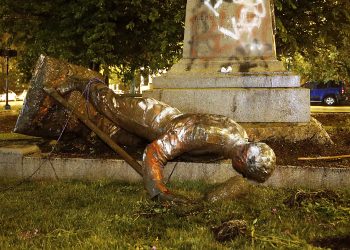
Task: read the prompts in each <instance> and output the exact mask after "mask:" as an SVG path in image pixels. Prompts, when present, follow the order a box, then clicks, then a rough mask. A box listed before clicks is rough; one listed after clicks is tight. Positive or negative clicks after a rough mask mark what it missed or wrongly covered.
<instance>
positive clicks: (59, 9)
mask: <svg viewBox="0 0 350 250" xmlns="http://www.w3.org/2000/svg"><path fill="white" fill-rule="evenodd" d="M185 4H186V1H185V0H147V1H141V0H108V1H107V0H76V1H65V0H50V1H48V0H45V1H40V0H32V1H22V0H2V3H1V5H0V16H1V17H2V20H1V22H0V30H1V31H3V32H5V33H8V34H10V35H11V41H12V44H14V45H15V46H17V47H20V48H22V50H21V51H20V52H21V53H20V54H19V56H20V60H19V62H20V63H19V67H20V68H21V70H22V71H24V72H26V77H27V78H29V77H30V70H31V68H32V66H33V64H34V63H35V60H36V59H37V58H38V56H39V54H41V53H44V54H48V55H51V56H54V57H57V58H64V59H67V60H69V62H71V63H77V64H81V65H84V66H92V65H103V66H104V69H105V70H107V71H108V68H109V66H117V67H118V68H119V69H121V74H122V75H124V76H125V77H126V78H130V77H131V75H132V73H133V72H134V71H135V69H138V68H140V67H142V66H145V68H146V69H149V70H151V71H152V70H156V69H158V68H164V67H169V66H171V65H172V64H173V63H174V61H175V60H177V59H178V58H179V56H180V55H181V47H182V46H181V45H182V40H183V25H184V23H183V22H184V19H185Z"/></svg>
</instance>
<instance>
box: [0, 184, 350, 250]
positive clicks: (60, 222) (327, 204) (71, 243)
mask: <svg viewBox="0 0 350 250" xmlns="http://www.w3.org/2000/svg"><path fill="white" fill-rule="evenodd" d="M13 183H15V181H9V180H0V186H1V187H9V186H11V185H12V184H13ZM170 187H172V188H174V189H176V190H178V191H179V192H180V193H181V194H185V195H187V196H191V197H199V196H200V195H201V194H203V193H204V192H206V191H207V190H210V189H211V188H213V186H211V185H208V184H203V183H199V182H188V183H173V184H172V185H171V186H170ZM0 201H1V202H0V249H29V248H30V249H93V248H94V249H95V248H97V249H150V248H151V247H152V246H155V247H156V248H157V249H272V248H276V249H314V248H315V247H313V246H312V244H311V243H312V242H314V241H315V240H318V239H321V238H332V237H335V236H348V237H350V191H337V192H324V191H318V192H315V191H313V192H311V191H300V190H290V189H272V188H267V187H254V188H253V189H251V191H250V192H249V194H248V195H246V196H243V197H240V198H237V199H235V200H226V201H222V202H216V203H211V204H207V203H203V204H200V205H194V206H169V205H164V206H162V205H160V204H159V203H156V202H153V201H150V200H149V199H148V198H147V195H146V193H145V191H144V190H143V187H142V185H141V184H126V183H120V182H112V181H111V182H109V181H99V182H81V181H69V182H68V181H58V182H44V181H40V182H39V181H36V182H34V181H33V182H27V183H24V184H22V185H19V186H16V187H15V188H13V189H10V190H8V191H1V192H0ZM234 219H239V220H245V221H246V223H247V230H246V232H245V233H243V234H240V235H238V236H237V237H235V238H233V239H232V240H230V241H226V242H219V241H217V240H216V239H215V235H214V233H213V230H212V228H213V227H217V226H219V225H221V224H222V222H225V221H228V220H234Z"/></svg>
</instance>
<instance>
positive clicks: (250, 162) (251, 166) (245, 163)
mask: <svg viewBox="0 0 350 250" xmlns="http://www.w3.org/2000/svg"><path fill="white" fill-rule="evenodd" d="M231 157H232V166H233V168H234V169H235V170H236V171H238V172H239V173H241V174H242V175H243V176H244V177H246V178H248V179H251V180H254V181H257V182H264V181H266V180H267V179H268V178H269V177H270V176H271V174H272V172H273V170H274V169H275V166H276V155H275V153H274V152H273V150H272V149H271V148H270V147H269V146H268V145H267V144H265V143H261V142H250V143H245V144H241V145H239V146H238V147H236V148H235V149H234V151H233V152H232V155H231Z"/></svg>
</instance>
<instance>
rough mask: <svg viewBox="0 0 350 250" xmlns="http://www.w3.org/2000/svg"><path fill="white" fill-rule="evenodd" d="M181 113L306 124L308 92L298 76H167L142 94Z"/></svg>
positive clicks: (251, 120) (237, 119) (156, 80)
mask: <svg viewBox="0 0 350 250" xmlns="http://www.w3.org/2000/svg"><path fill="white" fill-rule="evenodd" d="M143 95H144V96H145V97H153V98H155V99H158V100H160V101H163V102H165V103H167V104H169V105H170V106H173V107H176V108H178V109H179V110H181V111H182V112H185V113H211V114H219V115H224V116H227V117H230V118H232V119H234V120H235V121H237V122H288V123H290V122H295V123H305V122H309V121H310V103H309V101H310V92H309V90H308V89H304V88H300V87H299V77H297V76H292V75H289V74H280V75H263V74H259V75H248V76H247V75H246V76H239V75H223V74H222V75H218V76H216V77H213V76H212V77H210V76H208V75H205V74H202V75H196V76H191V75H190V74H183V75H181V76H180V75H177V76H176V75H175V74H168V75H165V76H162V77H159V78H156V79H155V81H154V85H153V89H152V90H150V91H147V92H144V93H143Z"/></svg>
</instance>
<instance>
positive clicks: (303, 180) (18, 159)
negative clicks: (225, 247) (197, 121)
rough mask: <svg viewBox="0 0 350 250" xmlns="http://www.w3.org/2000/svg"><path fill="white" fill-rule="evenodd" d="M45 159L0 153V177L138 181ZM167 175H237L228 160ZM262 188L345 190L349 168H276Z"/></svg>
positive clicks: (175, 166)
mask: <svg viewBox="0 0 350 250" xmlns="http://www.w3.org/2000/svg"><path fill="white" fill-rule="evenodd" d="M46 156H47V155H44V154H29V155H28V154H27V153H25V152H23V153H22V154H19V153H16V154H14V153H9V152H0V177H2V178H15V179H22V178H27V177H29V176H32V177H31V178H32V179H49V180H54V179H74V180H103V179H108V180H122V181H127V182H141V181H142V178H141V177H140V176H139V175H138V174H137V173H136V172H135V171H134V170H133V169H132V168H131V167H130V166H129V165H128V164H127V163H126V162H125V161H124V160H119V159H85V158H84V159H83V158H57V157H52V158H49V159H48V158H45V157H46ZM33 173H35V174H34V175H33ZM170 175H171V180H178V181H188V180H191V181H193V180H201V181H204V182H208V183H221V182H224V181H226V180H228V179H229V178H231V177H233V176H235V175H237V172H236V171H234V170H233V168H232V166H231V163H230V161H228V160H227V161H221V162H215V163H194V162H169V163H168V164H167V165H166V167H165V169H164V176H165V180H168V178H169V176H170ZM264 185H266V186H271V187H278V188H280V187H284V188H285V187H287V188H292V187H293V188H311V189H320V188H322V189H346V188H350V168H334V167H313V166H310V167H300V166H277V167H276V170H275V171H274V173H273V175H272V176H271V177H270V179H269V180H268V181H267V182H266V183H264Z"/></svg>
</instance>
